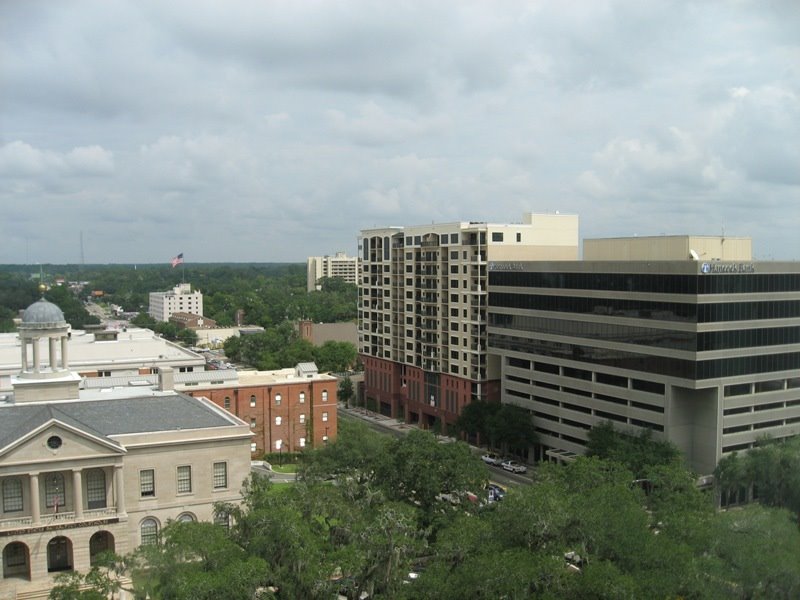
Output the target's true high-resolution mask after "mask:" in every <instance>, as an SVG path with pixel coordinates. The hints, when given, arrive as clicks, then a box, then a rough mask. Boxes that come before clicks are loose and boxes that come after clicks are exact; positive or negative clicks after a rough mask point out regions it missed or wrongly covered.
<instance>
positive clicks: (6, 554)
mask: <svg viewBox="0 0 800 600" xmlns="http://www.w3.org/2000/svg"><path fill="white" fill-rule="evenodd" d="M29 562H30V561H29V552H28V547H27V546H26V545H25V544H23V543H22V542H11V543H10V544H8V545H7V546H6V547H5V548H3V578H8V577H23V578H25V579H28V580H30V578H31V574H30V570H29V568H28V563H29Z"/></svg>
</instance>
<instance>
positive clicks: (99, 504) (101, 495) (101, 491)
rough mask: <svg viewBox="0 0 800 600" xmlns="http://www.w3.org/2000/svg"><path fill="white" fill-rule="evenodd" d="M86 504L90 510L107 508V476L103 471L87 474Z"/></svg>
mask: <svg viewBox="0 0 800 600" xmlns="http://www.w3.org/2000/svg"><path fill="white" fill-rule="evenodd" d="M86 502H87V506H88V507H89V508H90V509H92V508H105V507H106V474H105V473H104V472H103V470H102V469H92V470H90V471H89V472H88V473H86Z"/></svg>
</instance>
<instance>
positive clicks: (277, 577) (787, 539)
mask: <svg viewBox="0 0 800 600" xmlns="http://www.w3.org/2000/svg"><path fill="white" fill-rule="evenodd" d="M646 471H647V472H648V473H649V474H650V475H651V477H652V478H653V479H654V481H656V482H657V485H654V488H653V490H652V492H651V493H650V494H649V495H645V493H644V491H643V490H642V489H641V488H640V487H638V486H635V485H632V481H633V479H634V477H635V474H634V473H633V472H631V471H630V470H629V469H628V468H626V467H625V466H624V465H622V464H620V463H618V462H615V461H610V460H606V459H601V458H599V457H582V458H579V459H577V460H576V461H575V462H573V463H571V464H569V465H566V466H558V465H553V464H547V465H541V466H540V467H538V468H537V470H536V474H535V483H534V484H532V485H523V486H519V487H516V488H512V489H510V490H509V491H508V494H507V495H506V497H505V499H504V500H503V501H502V502H497V503H494V504H491V505H485V504H483V503H473V502H471V501H470V500H469V499H468V497H467V495H466V494H463V493H460V492H465V491H475V492H480V488H481V486H482V485H483V484H484V482H485V481H486V476H487V471H486V468H485V467H484V466H483V465H482V464H481V463H480V462H479V461H478V460H477V459H476V458H475V456H473V455H471V454H470V452H469V450H468V448H467V447H466V446H464V445H462V444H460V443H455V444H454V443H444V444H443V443H438V442H437V441H436V439H435V438H434V437H433V436H431V435H429V434H427V433H425V432H421V431H415V432H413V433H412V434H410V435H409V436H408V437H406V438H402V439H392V438H387V437H383V436H379V435H377V434H374V433H371V432H370V431H368V430H366V429H365V428H364V427H363V426H357V425H353V424H349V423H347V422H345V421H343V422H342V431H341V432H340V434H339V437H338V439H337V441H336V442H335V443H332V444H329V445H327V446H325V447H323V448H319V449H315V450H313V451H312V452H309V453H306V454H304V462H303V464H302V465H301V469H300V475H301V480H300V481H299V482H298V483H297V484H295V485H293V486H289V487H279V486H276V485H273V484H272V483H270V482H269V481H267V480H265V479H261V478H252V479H250V480H249V481H248V482H247V485H246V490H245V501H244V504H243V505H242V506H241V507H233V506H228V507H221V508H222V510H223V511H230V513H231V514H232V515H233V516H234V525H233V526H232V528H231V530H230V532H226V531H225V530H224V529H222V528H219V527H217V526H213V525H209V524H204V523H173V524H170V525H168V526H167V527H166V528H165V529H164V531H163V543H162V544H161V545H160V546H152V547H149V548H144V549H141V550H139V551H138V552H137V553H136V554H135V555H134V556H133V557H129V558H128V559H127V564H128V565H129V566H131V565H132V566H133V567H134V571H135V572H134V582H135V584H136V586H137V591H138V592H139V593H140V594H141V593H144V592H147V593H148V594H149V597H150V598H153V599H154V600H155V599H166V598H170V599H175V600H181V599H187V600H188V599H189V598H192V599H194V598H214V597H217V598H230V599H233V600H236V599H239V598H241V599H242V600H245V599H248V600H249V599H251V598H264V599H266V598H310V599H313V598H325V599H327V598H331V597H335V596H336V594H342V595H344V596H345V597H347V598H358V597H359V596H360V595H361V594H362V593H363V592H367V593H368V594H369V597H370V598H375V599H378V598H384V599H388V598H392V599H395V598H396V599H409V600H410V599H412V598H413V599H426V598H430V599H449V598H452V599H453V600H456V599H459V600H460V599H462V598H465V597H469V598H477V599H480V598H486V599H489V598H509V599H511V598H520V599H521V598H553V599H555V598H564V599H576V600H577V599H584V598H594V599H601V598H608V599H612V598H613V599H616V598H712V599H713V598H720V599H722V598H725V599H727V598H740V599H745V598H795V597H798V595H800V561H798V560H797V557H798V556H800V533H798V529H797V524H796V522H794V521H793V520H792V518H791V515H790V514H789V513H788V512H787V511H785V510H782V509H775V508H768V507H764V506H761V505H758V504H754V505H751V506H747V507H745V508H743V509H740V510H736V511H730V512H718V511H717V510H715V508H714V503H713V501H712V498H711V497H710V495H709V494H708V493H706V492H702V491H700V490H699V489H698V488H697V487H696V486H695V485H694V482H693V478H692V476H691V474H690V473H688V472H686V471H685V470H683V469H682V468H680V466H679V465H676V464H675V463H674V462H673V461H663V460H660V462H659V464H652V465H647V468H646ZM443 492H447V494H446V496H443V495H442V493H443ZM412 572H413V573H415V574H419V576H418V577H412V576H410V573H412ZM257 590H258V592H257ZM52 597H53V598H63V599H64V600H66V598H79V597H80V598H91V597H92V596H52Z"/></svg>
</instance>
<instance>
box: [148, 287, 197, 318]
mask: <svg viewBox="0 0 800 600" xmlns="http://www.w3.org/2000/svg"><path fill="white" fill-rule="evenodd" d="M176 312H185V313H192V314H194V315H199V316H201V317H202V316H203V294H202V293H200V291H199V290H195V291H194V292H193V291H192V284H190V283H181V284H179V285H176V286H175V287H174V288H172V289H171V290H170V291H168V292H150V309H149V310H148V313H149V314H150V316H151V317H153V318H154V319H155V320H156V321H169V318H170V316H172V314H173V313H176Z"/></svg>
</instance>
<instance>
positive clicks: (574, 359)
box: [488, 236, 800, 474]
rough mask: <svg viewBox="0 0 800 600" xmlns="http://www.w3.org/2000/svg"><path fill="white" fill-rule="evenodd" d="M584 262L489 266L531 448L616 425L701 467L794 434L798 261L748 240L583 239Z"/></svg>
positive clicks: (500, 338)
mask: <svg viewBox="0 0 800 600" xmlns="http://www.w3.org/2000/svg"><path fill="white" fill-rule="evenodd" d="M584 252H585V260H583V261H569V262H550V261H548V262H502V263H496V264H494V265H492V267H491V268H490V273H489V285H490V290H491V292H490V295H489V304H490V309H489V325H488V330H489V345H490V352H492V353H493V354H495V355H497V356H498V357H499V359H500V365H501V370H502V400H503V402H509V403H512V404H516V405H519V406H522V407H524V408H526V409H528V410H529V411H530V412H531V415H532V418H533V421H534V423H535V424H536V428H537V431H538V435H539V446H538V447H537V448H536V449H535V450H536V452H535V455H536V458H547V457H548V456H549V457H558V456H568V455H569V453H582V452H583V450H584V448H585V444H586V441H587V434H588V431H589V430H590V429H591V427H592V426H593V425H596V424H597V423H600V422H603V421H611V422H612V423H614V424H615V425H616V426H617V427H618V428H620V429H623V430H627V431H631V432H636V431H640V430H642V429H645V428H646V429H649V430H651V431H653V432H654V435H655V437H656V438H661V439H667V440H670V441H672V442H674V443H675V444H676V445H677V446H678V448H680V449H681V450H682V451H683V453H684V454H685V456H686V457H687V461H688V464H689V465H690V466H691V467H692V468H693V469H695V470H696V471H697V472H698V473H701V474H708V473H711V472H713V470H714V468H715V466H716V464H717V462H718V461H719V459H720V458H721V457H722V456H724V455H725V454H727V453H730V452H734V451H741V450H746V449H748V448H751V447H752V446H753V444H754V443H755V442H756V441H757V440H758V439H759V438H762V437H764V436H769V437H773V438H783V437H787V436H793V435H797V434H798V433H800V265H798V263H781V262H755V261H753V260H752V256H751V243H750V240H749V239H747V238H722V237H716V238H715V237H692V236H662V237H655V238H627V239H610V240H586V241H585V242H584Z"/></svg>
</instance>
